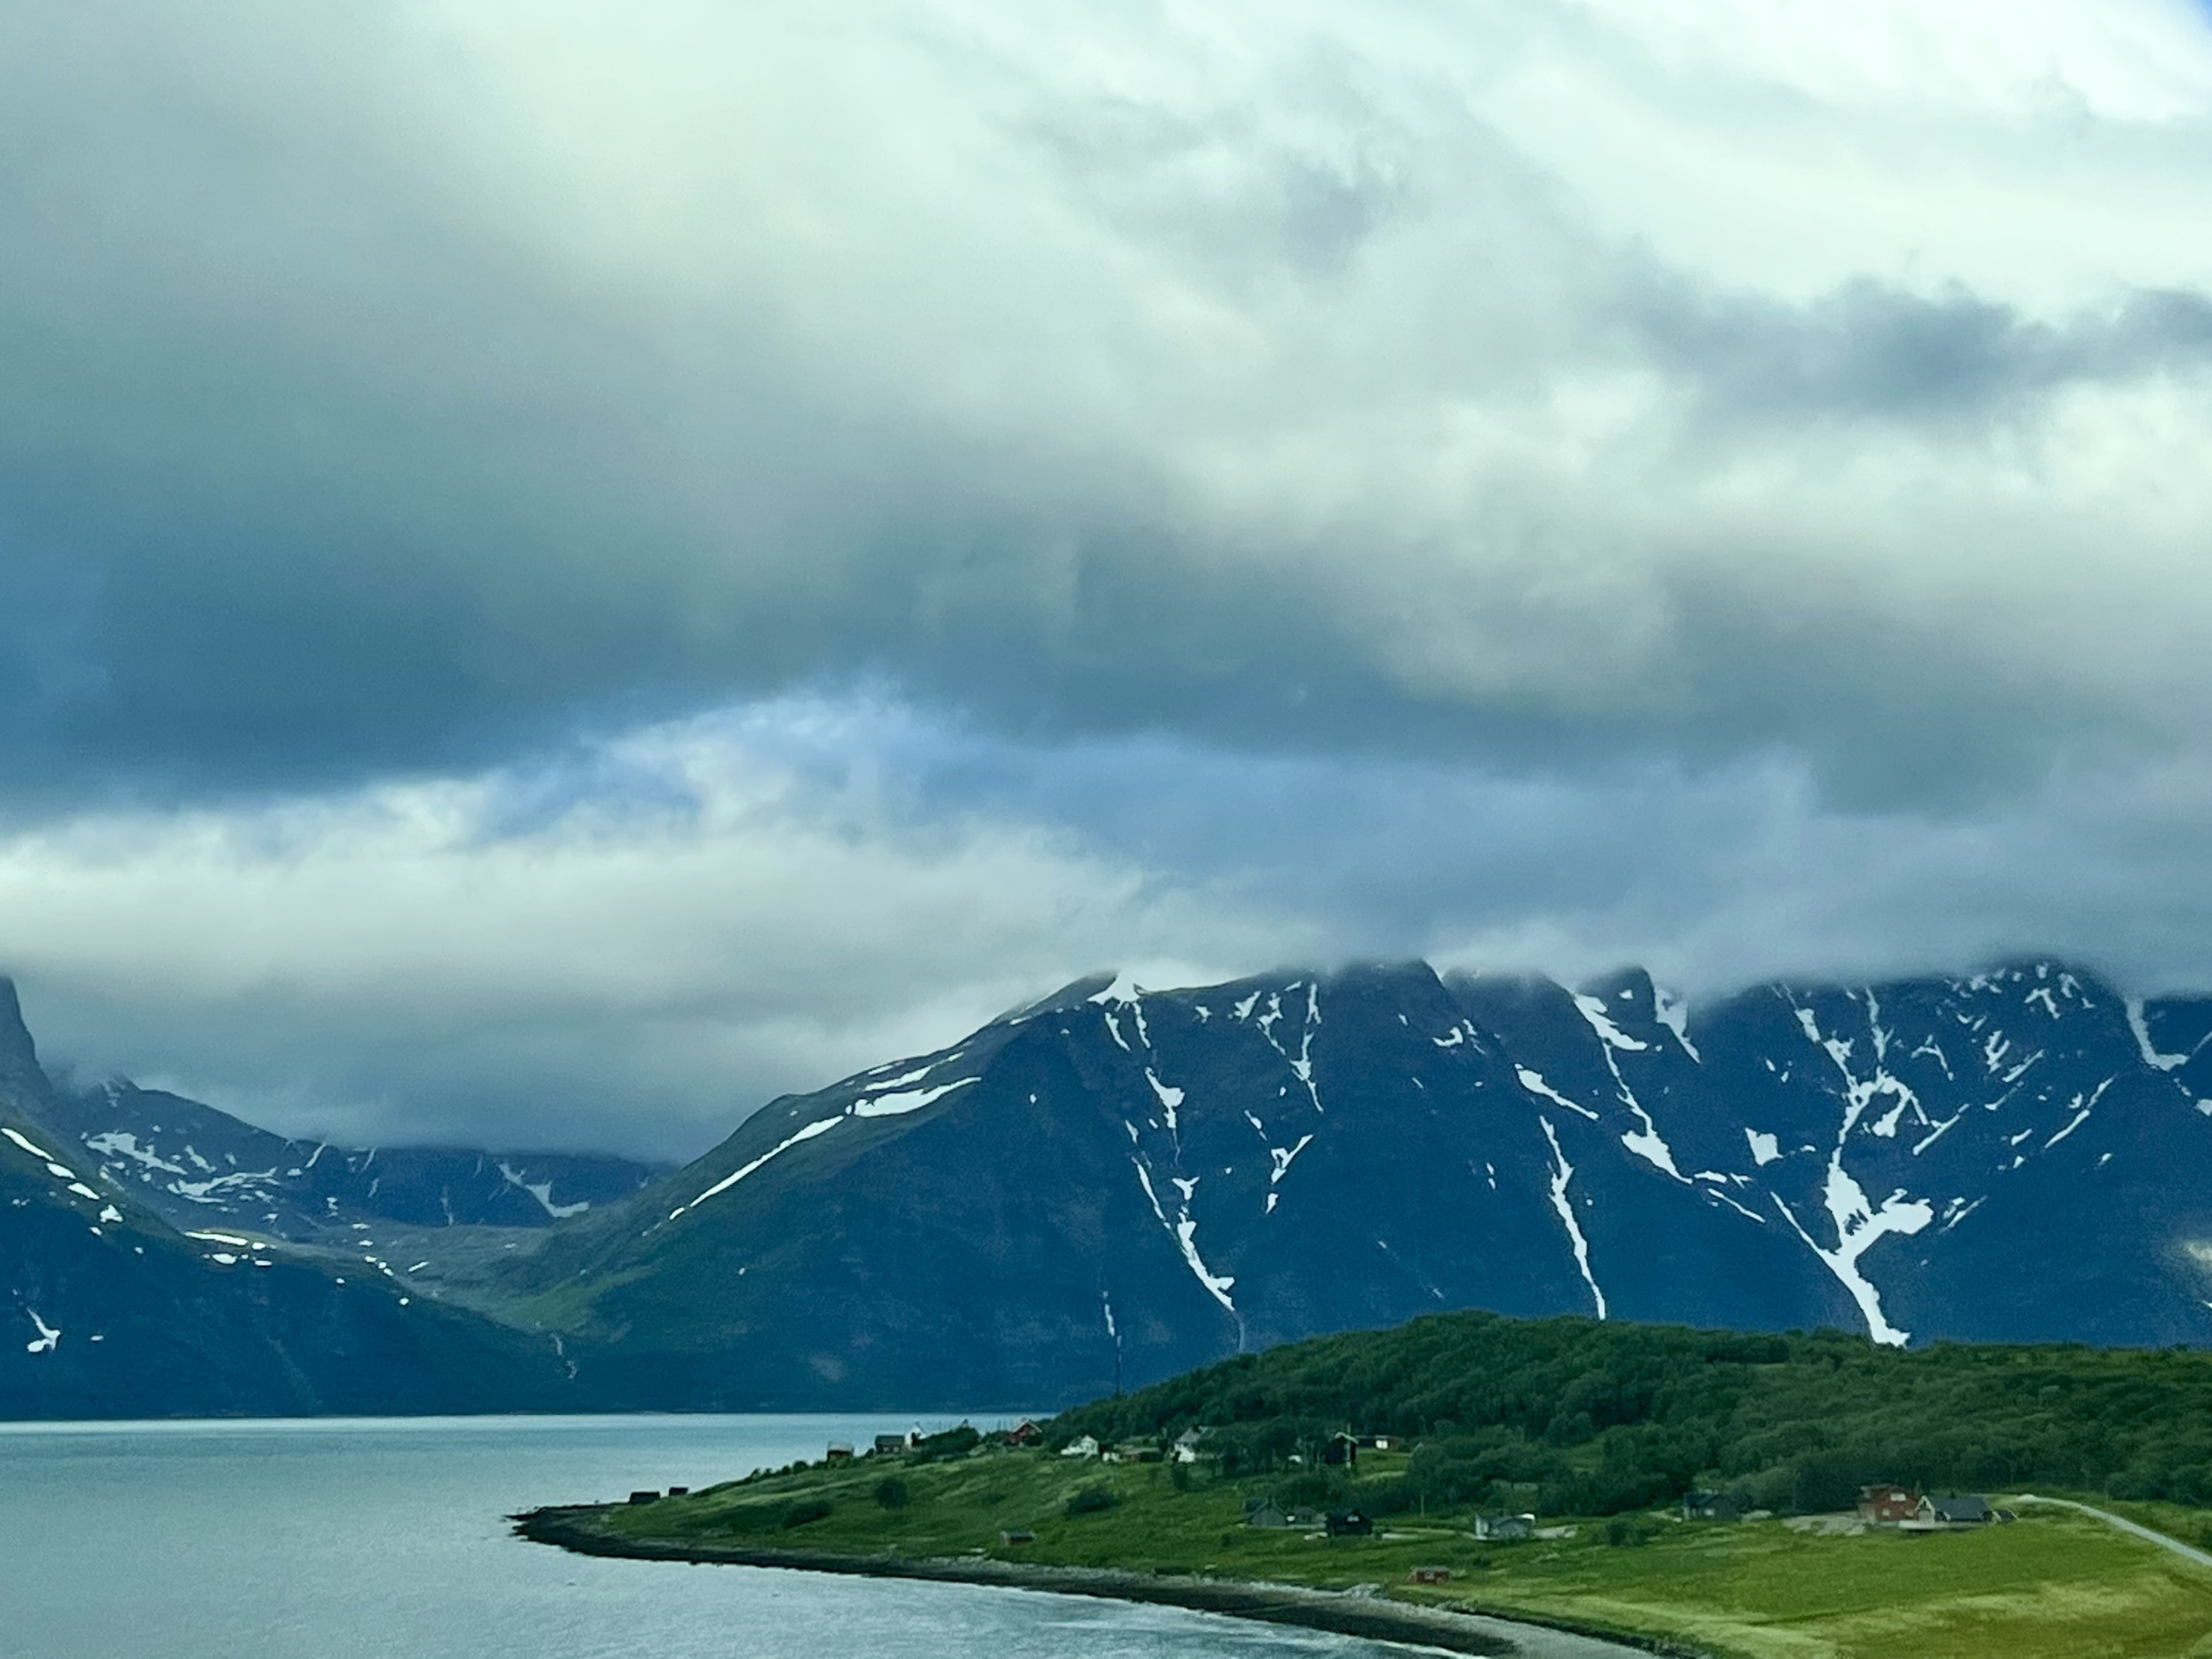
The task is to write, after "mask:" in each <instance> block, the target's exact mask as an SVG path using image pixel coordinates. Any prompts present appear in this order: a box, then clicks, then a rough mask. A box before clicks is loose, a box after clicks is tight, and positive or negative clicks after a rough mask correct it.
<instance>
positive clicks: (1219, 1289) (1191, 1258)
mask: <svg viewBox="0 0 2212 1659" xmlns="http://www.w3.org/2000/svg"><path fill="white" fill-rule="evenodd" d="M1129 1162H1130V1164H1133V1166H1134V1167H1135V1169H1136V1171H1137V1181H1138V1183H1139V1185H1140V1186H1142V1187H1143V1188H1144V1189H1145V1197H1146V1199H1147V1200H1150V1201H1151V1204H1152V1213H1153V1214H1154V1215H1156V1216H1158V1218H1159V1221H1160V1225H1161V1226H1163V1227H1164V1228H1166V1229H1167V1230H1168V1232H1169V1234H1170V1236H1171V1237H1173V1238H1174V1239H1175V1242H1176V1248H1177V1249H1180V1250H1181V1251H1182V1259H1183V1265H1184V1266H1185V1267H1188V1268H1189V1269H1190V1271H1191V1275H1192V1277H1194V1279H1197V1280H1198V1282H1199V1283H1200V1285H1203V1286H1205V1288H1206V1294H1207V1295H1208V1296H1210V1297H1212V1298H1213V1299H1214V1300H1215V1301H1216V1302H1218V1303H1219V1304H1221V1305H1222V1306H1223V1307H1224V1308H1225V1309H1226V1310H1228V1311H1229V1313H1230V1315H1231V1316H1232V1317H1236V1318H1237V1330H1238V1332H1239V1333H1240V1334H1241V1333H1242V1332H1243V1328H1244V1327H1243V1319H1242V1317H1241V1316H1237V1304H1236V1303H1235V1302H1234V1301H1232V1300H1231V1297H1230V1295H1229V1292H1230V1291H1231V1290H1232V1289H1234V1288H1235V1287H1236V1284H1237V1280H1236V1279H1234V1278H1232V1277H1231V1276H1230V1275H1228V1274H1225V1273H1215V1272H1214V1271H1213V1270H1212V1268H1210V1267H1207V1266H1206V1259H1205V1258H1204V1257H1203V1256H1201V1255H1199V1253H1198V1223H1197V1222H1196V1221H1195V1220H1194V1219H1193V1218H1192V1217H1191V1213H1190V1192H1189V1190H1188V1189H1183V1191H1182V1197H1183V1201H1182V1204H1181V1205H1180V1206H1178V1207H1177V1212H1176V1218H1175V1219H1174V1220H1173V1221H1170V1220H1169V1219H1168V1216H1167V1212H1166V1211H1165V1210H1164V1209H1162V1208H1161V1207H1160V1195H1159V1194H1158V1192H1156V1191H1155V1190H1153V1188H1152V1171H1151V1170H1148V1169H1146V1167H1145V1163H1144V1160H1143V1159H1142V1158H1131V1159H1130V1160H1129ZM1192 1185H1193V1187H1195V1185H1196V1183H1195V1182H1193V1183H1192ZM1240 1346H1241V1344H1240Z"/></svg>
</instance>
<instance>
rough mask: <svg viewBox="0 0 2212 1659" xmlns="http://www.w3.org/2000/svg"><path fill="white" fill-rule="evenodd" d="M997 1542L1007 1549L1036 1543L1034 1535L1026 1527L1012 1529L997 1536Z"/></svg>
mask: <svg viewBox="0 0 2212 1659" xmlns="http://www.w3.org/2000/svg"><path fill="white" fill-rule="evenodd" d="M999 1541H1000V1543H1001V1544H1004V1545H1005V1546H1006V1547H1007V1548H1009V1549H1015V1548H1018V1547H1020V1546H1022V1545H1024V1544H1034V1543H1036V1534H1035V1533H1033V1532H1031V1531H1030V1529H1029V1528H1026V1527H1012V1528H1007V1529H1006V1531H1004V1532H1002V1533H1000V1534H999Z"/></svg>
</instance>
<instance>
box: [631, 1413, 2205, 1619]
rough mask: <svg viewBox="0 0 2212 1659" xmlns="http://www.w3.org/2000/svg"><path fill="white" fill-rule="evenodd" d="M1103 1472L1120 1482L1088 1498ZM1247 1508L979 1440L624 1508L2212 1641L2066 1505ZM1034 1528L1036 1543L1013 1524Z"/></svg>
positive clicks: (783, 1529)
mask: <svg viewBox="0 0 2212 1659" xmlns="http://www.w3.org/2000/svg"><path fill="white" fill-rule="evenodd" d="M1378 1461H1380V1462H1382V1463H1383V1470H1382V1472H1383V1473H1389V1460H1388V1459H1383V1460H1378ZM1368 1462H1370V1460H1369V1459H1366V1458H1363V1460H1362V1464H1363V1470H1362V1472H1363V1473H1365V1472H1366V1465H1367V1464H1368ZM1093 1489H1098V1490H1103V1491H1104V1492H1109V1493H1110V1494H1112V1497H1113V1498H1114V1500H1115V1501H1113V1502H1112V1503H1111V1504H1109V1505H1108V1506H1105V1507H1102V1508H1098V1509H1096V1510H1092V1511H1091V1512H1088V1513H1071V1512H1070V1504H1071V1500H1073V1499H1076V1498H1078V1497H1079V1494H1081V1493H1083V1492H1085V1491H1087V1490H1093ZM1094 1501H1095V1500H1094ZM2123 1507H2127V1508H2130V1510H2136V1511H2140V1512H2139V1513H2136V1515H2135V1518H2136V1519H2139V1520H2142V1521H2144V1522H2147V1523H2148V1524H2151V1525H2154V1526H2157V1527H2160V1528H2161V1529H2164V1530H2170V1531H2173V1532H2175V1533H2177V1534H2179V1535H2180V1536H2183V1537H2185V1538H2188V1539H2191V1540H2194V1539H2195V1538H2197V1536H2198V1535H2200V1534H2201V1532H2202V1529H2203V1525H2204V1516H2203V1512H2201V1511H2197V1510H2180V1509H2172V1512H2171V1513H2170V1514H2169V1513H2166V1511H2167V1510H2168V1509H2169V1508H2171V1506H2166V1505H2132V1506H2123ZM1243 1509H1244V1494H1243V1489H1242V1488H1240V1486H1237V1484H1235V1483H1231V1482H1227V1481H1218V1480H1214V1479H1212V1478H1211V1477H1210V1476H1209V1475H1207V1474H1205V1473H1203V1472H1200V1471H1198V1470H1193V1471H1191V1472H1190V1473H1189V1478H1188V1481H1187V1483H1186V1484H1185V1486H1183V1487H1182V1489H1178V1486H1177V1484H1176V1480H1175V1479H1174V1472H1173V1471H1172V1470H1171V1469H1170V1468H1168V1467H1166V1466H1164V1465H1160V1464H1124V1465H1101V1464H1098V1463H1093V1462H1076V1461H1073V1460H1068V1459H1061V1458H1056V1457H1053V1456H1049V1455H1045V1454H1043V1453H1040V1452H1030V1451H1007V1450H989V1449H986V1450H981V1451H978V1452H975V1453H974V1454H972V1455H968V1456H965V1457H961V1458H957V1459H953V1460H951V1461H947V1462H934V1463H928V1464H923V1465H920V1466H908V1465H906V1464H905V1463H903V1462H901V1461H900V1460H896V1459H884V1460H879V1459H874V1458H869V1459H863V1460H861V1461H860V1462H857V1463H854V1464H851V1465H848V1466H842V1467H834V1466H817V1467H815V1468H808V1469H805V1470H802V1471H798V1472H795V1473H791V1474H777V1475H768V1476H762V1477H757V1478H755V1479H753V1480H748V1481H744V1482H739V1483H732V1484H731V1485H727V1486H718V1487H715V1488H713V1489H711V1490H709V1491H707V1492H700V1493H696V1494H694V1495H692V1496H690V1497H687V1498H664V1499H662V1500H661V1501H659V1503H655V1504H646V1505H640V1506H637V1507H635V1508H627V1509H623V1510H617V1511H616V1512H614V1513H613V1514H612V1515H611V1516H610V1517H609V1522H608V1524H609V1525H610V1527H611V1528H612V1529H614V1530H617V1531H620V1532H622V1533H624V1534H629V1535H632V1536H636V1537H651V1538H656V1539H665V1540H671V1541H717V1542H722V1541H727V1542H744V1543H752V1544H762V1545H768V1546H771V1547H786V1548H806V1549H819V1550H830V1551H837V1552H849V1553H854V1554H874V1553H883V1552H886V1551H890V1552H896V1553H902V1554H908V1555H916V1556H957V1555H963V1554H968V1553H986V1554H989V1555H992V1556H995V1557H998V1558H1000V1559H1012V1560H1029V1561H1036V1562H1045V1563H1053V1564H1059V1565H1074V1566H1100V1567H1119V1568H1127V1569H1133V1570H1135V1571H1152V1572H1160V1573H1201V1574H1205V1575H1207V1576H1211V1577H1223V1578H1247V1579H1264V1580H1268V1581H1272V1582H1277V1583H1300V1584H1310V1585H1314V1586H1316V1587H1322V1588H1348V1587H1350V1586H1352V1585H1354V1584H1361V1583H1370V1584H1379V1585H1382V1586H1384V1587H1385V1588H1386V1589H1387V1590H1388V1592H1389V1594H1391V1595H1396V1596H1402V1597H1405V1598H1406V1599H1408V1600H1417V1601H1434V1602H1437V1603H1440V1604H1443V1605H1466V1606H1471V1607H1480V1608H1481V1609H1484V1610H1486V1611H1492V1612H1498V1613H1516V1612H1519V1613H1535V1614H1538V1615H1541V1616H1547V1617H1553V1618H1559V1619H1565V1620H1572V1621H1576V1622H1578V1623H1582V1624H1585V1625H1590V1626H1602V1627H1606V1628H1610V1629H1614V1630H1620V1631H1633V1632H1643V1633H1646V1634H1651V1635H1663V1636H1670V1637H1674V1638H1679V1639H1681V1640H1685V1641H1686V1642H1689V1643H1691V1644H1694V1645H1697V1646H1699V1647H1702V1648H1704V1649H1705V1650H1708V1651H1711V1652H1712V1653H1714V1654H1715V1655H1719V1656H1729V1659H1860V1656H1864V1659H1876V1656H1880V1659H1892V1656H1895V1655H1897V1654H1899V1653H1911V1654H1915V1655H1917V1656H1924V1659H1984V1656H1987V1659H2191V1656H2202V1659H2212V1570H2204V1569H2200V1568H2197V1567H2195V1566H2192V1565H2190V1564H2188V1563H2186V1562H2184V1561H2181V1560H2179V1559H2175V1558H2173V1557H2171V1556H2168V1555H2166V1554H2165V1553H2162V1552H2160V1551H2159V1550H2157V1549H2156V1548H2154V1547H2152V1546H2150V1545H2148V1544H2146V1543H2143V1542H2142V1541H2140V1540H2137V1539H2134V1538H2130V1537H2128V1536H2126V1535H2125V1534H2121V1533H2119V1532H2118V1531H2116V1530H2115V1529H2113V1528H2109V1527H2107V1526H2106V1525H2104V1524H2103V1523H2101V1522H2096V1521H2093V1520H2091V1519H2089V1518H2087V1517H2086V1516H2075V1515H2070V1514H2063V1513H2058V1512H2054V1511H2049V1510H2045V1511H2041V1512H2035V1511H2030V1512H2029V1513H2028V1514H2027V1516H2026V1517H2025V1518H2023V1519H2022V1520H2021V1521H2019V1522H2016V1523H2015V1524H2013V1525H2010V1526H2006V1527H2000V1528H1990V1529H1988V1530H1986V1531H1982V1532H1975V1533H1960V1534H1942V1535H1937V1536H1926V1537H1909V1536H1904V1535H1900V1534H1896V1533H1893V1532H1881V1531H1874V1532H1867V1533H1863V1534H1859V1535H1856V1536H1830V1535H1821V1534H1817V1533H1814V1532H1809V1531H1807V1530H1804V1529H1802V1528H1800V1527H1793V1526H1792V1525H1790V1523H1787V1522H1780V1521H1767V1522H1747V1523H1743V1524H1741V1525H1733V1526H1723V1525H1717V1524H1709V1523H1696V1522H1680V1521H1677V1520H1674V1519H1671V1518H1668V1517H1667V1516H1662V1515H1657V1514H1652V1515H1644V1516H1630V1517H1620V1518H1617V1521H1616V1522H1602V1521H1600V1522H1583V1523H1581V1524H1580V1525H1579V1526H1578V1527H1577V1529H1576V1533H1575V1535H1574V1536H1572V1537H1570V1538H1559V1539H1545V1540H1538V1541H1534V1542H1531V1543H1522V1544H1510V1545H1496V1544H1480V1543H1477V1542H1476V1541H1475V1540H1474V1538H1473V1537H1472V1536H1471V1535H1470V1534H1469V1532H1468V1516H1426V1517H1416V1516H1401V1517H1396V1518H1395V1519H1394V1520H1393V1521H1392V1522H1389V1523H1386V1525H1385V1526H1384V1527H1383V1528H1378V1531H1377V1534H1376V1536H1375V1537H1373V1538H1365V1539H1334V1540H1329V1539H1321V1538H1314V1537H1309V1536H1306V1535H1304V1534H1295V1533H1285V1532H1271V1531H1264V1530H1260V1529H1256V1528H1249V1527H1246V1526H1245V1525H1244V1524H1243ZM1024 1529H1025V1530H1029V1531H1032V1532H1034V1533H1035V1534H1036V1538H1035V1541H1034V1542H1031V1543H1029V1544H1024V1545H1012V1546H1009V1545H1006V1544H1004V1543H1002V1542H1001V1541H1000V1534H1001V1533H1002V1532H1006V1531H1014V1530H1024ZM1625 1537H1632V1539H1633V1541H1623V1540H1624V1538H1625ZM1416 1566H1443V1567H1447V1568H1449V1569H1450V1570H1451V1573H1452V1577H1451V1580H1450V1582H1449V1583H1447V1584H1445V1585H1443V1586H1441V1587H1437V1588H1436V1589H1429V1588H1422V1587H1414V1586H1411V1585H1409V1584H1408V1583H1407V1575H1408V1573H1409V1572H1410V1571H1411V1570H1412V1569H1413V1568H1414V1567H1416Z"/></svg>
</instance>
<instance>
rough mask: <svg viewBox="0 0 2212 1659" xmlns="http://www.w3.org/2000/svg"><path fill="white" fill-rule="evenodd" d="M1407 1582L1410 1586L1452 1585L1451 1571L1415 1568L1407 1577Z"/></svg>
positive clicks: (1446, 1569)
mask: <svg viewBox="0 0 2212 1659" xmlns="http://www.w3.org/2000/svg"><path fill="white" fill-rule="evenodd" d="M1406 1582H1407V1583H1409V1584H1449V1583H1451V1569H1450V1568H1449V1567H1415V1568H1414V1569H1413V1571H1411V1572H1409V1573H1407V1575H1406Z"/></svg>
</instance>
